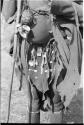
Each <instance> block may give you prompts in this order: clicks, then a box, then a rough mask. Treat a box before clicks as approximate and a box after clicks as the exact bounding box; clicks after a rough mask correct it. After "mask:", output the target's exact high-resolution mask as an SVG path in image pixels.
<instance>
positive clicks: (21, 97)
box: [1, 21, 83, 123]
mask: <svg viewBox="0 0 84 125" xmlns="http://www.w3.org/2000/svg"><path fill="white" fill-rule="evenodd" d="M3 24H4V21H3V23H2V26H3ZM12 28H13V27H12ZM5 32H6V33H7V34H6V33H5ZM4 34H6V37H5V35H4ZM11 34H12V32H11V27H10V26H9V28H6V30H4V26H3V27H2V32H1V37H2V38H1V123H6V121H7V115H8V114H7V113H8V97H9V90H10V81H11V74H12V70H10V69H12V61H13V60H12V58H11V57H10V56H9V54H8V50H9V47H10V44H9V41H10V39H9V38H10V35H11ZM18 88H19V81H18V80H17V78H16V76H15V75H14V82H13V91H12V100H11V112H10V120H9V122H11V123H27V117H28V114H27V104H28V101H27V96H26V94H25V93H24V91H23V89H22V90H21V91H19V90H18ZM69 108H70V111H69V112H66V114H65V115H64V117H63V121H64V123H73V122H75V123H83V88H82V84H81V85H80V89H79V91H78V93H77V95H76V96H74V97H73V99H72V101H71V103H70V105H69ZM48 122H49V115H48V114H45V113H44V112H42V111H41V123H48Z"/></svg>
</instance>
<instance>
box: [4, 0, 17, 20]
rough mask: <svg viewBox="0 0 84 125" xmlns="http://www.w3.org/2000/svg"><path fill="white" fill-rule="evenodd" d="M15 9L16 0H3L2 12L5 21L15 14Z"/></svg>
mask: <svg viewBox="0 0 84 125" xmlns="http://www.w3.org/2000/svg"><path fill="white" fill-rule="evenodd" d="M16 9H17V6H16V0H4V1H3V8H2V14H3V16H4V17H5V20H6V21H8V19H9V18H10V17H11V16H13V15H14V14H15V12H16Z"/></svg>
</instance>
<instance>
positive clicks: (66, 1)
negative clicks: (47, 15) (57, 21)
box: [51, 0, 75, 21]
mask: <svg viewBox="0 0 84 125" xmlns="http://www.w3.org/2000/svg"><path fill="white" fill-rule="evenodd" d="M51 13H52V14H54V15H56V16H64V17H65V18H67V19H69V20H72V21H73V20H74V18H75V12H74V8H73V6H72V1H70V0H52V4H51Z"/></svg>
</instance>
